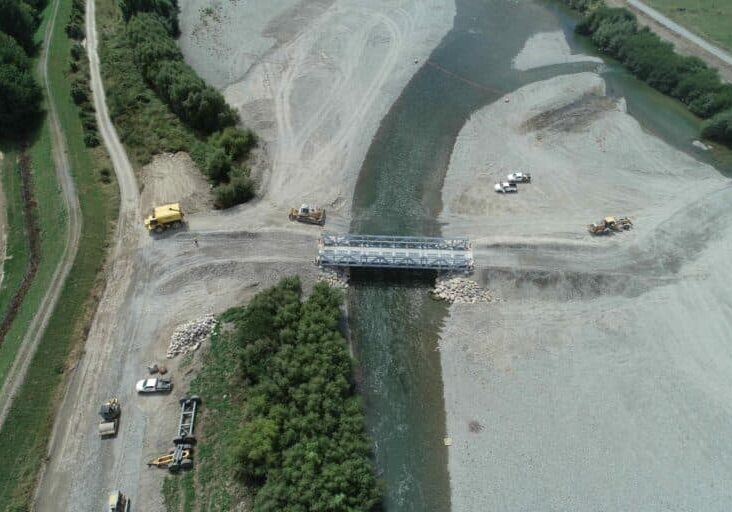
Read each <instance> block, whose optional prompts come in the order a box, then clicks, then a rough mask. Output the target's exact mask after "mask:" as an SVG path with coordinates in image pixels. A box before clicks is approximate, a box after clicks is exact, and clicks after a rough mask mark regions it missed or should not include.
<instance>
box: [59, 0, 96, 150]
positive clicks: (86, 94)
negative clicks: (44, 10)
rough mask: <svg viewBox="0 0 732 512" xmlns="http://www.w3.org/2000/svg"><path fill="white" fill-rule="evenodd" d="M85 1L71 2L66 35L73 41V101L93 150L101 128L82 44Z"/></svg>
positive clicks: (70, 63)
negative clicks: (98, 122)
mask: <svg viewBox="0 0 732 512" xmlns="http://www.w3.org/2000/svg"><path fill="white" fill-rule="evenodd" d="M84 7H85V6H84V0H72V1H71V16H70V18H69V22H68V23H67V24H66V35H67V36H69V38H70V39H72V40H73V41H75V42H74V44H72V45H71V50H70V51H69V53H70V57H71V58H70V59H69V71H70V74H69V79H70V80H71V99H73V100H74V103H75V104H76V105H78V107H79V119H81V125H82V127H83V128H84V144H85V145H86V146H87V147H90V148H93V147H96V146H98V145H99V127H98V126H97V117H96V112H95V110H94V102H93V100H92V93H91V88H90V86H89V61H88V59H87V58H86V50H85V49H84V46H83V45H82V44H81V41H82V40H83V39H84V37H85V22H84Z"/></svg>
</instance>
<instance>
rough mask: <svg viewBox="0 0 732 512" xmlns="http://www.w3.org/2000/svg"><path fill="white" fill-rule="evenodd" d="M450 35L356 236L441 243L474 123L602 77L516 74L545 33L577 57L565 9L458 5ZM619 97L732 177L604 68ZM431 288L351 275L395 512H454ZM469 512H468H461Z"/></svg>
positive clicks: (645, 96)
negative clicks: (454, 179) (444, 212)
mask: <svg viewBox="0 0 732 512" xmlns="http://www.w3.org/2000/svg"><path fill="white" fill-rule="evenodd" d="M456 4H457V5H456V6H457V13H456V16H455V22H454V27H453V29H452V30H451V31H450V32H449V33H448V34H447V35H446V36H445V38H444V39H443V41H442V42H441V44H440V45H439V46H438V47H437V48H436V49H435V50H434V52H433V53H432V55H431V57H430V58H429V60H428V61H427V62H425V63H423V65H422V67H421V69H420V70H419V71H418V72H417V74H416V75H415V76H414V77H413V79H412V80H411V81H410V82H409V84H408V85H407V87H406V88H405V89H404V91H403V92H402V94H401V96H400V97H399V99H398V100H397V101H396V102H395V104H394V105H393V107H392V108H391V110H390V112H389V113H388V114H387V116H386V117H385V118H384V119H383V121H382V123H381V126H380V128H379V130H378V133H377V135H376V136H375V138H374V140H373V143H372V145H371V147H370V149H369V151H368V154H367V156H366V159H365V161H364V164H363V167H362V169H361V172H360V176H359V180H358V184H357V186H356V191H355V195H354V201H353V209H352V211H353V219H354V220H353V222H352V224H351V232H353V233H363V234H400V235H434V236H439V234H440V226H439V224H438V223H437V222H436V219H437V217H438V214H439V212H440V210H441V199H440V198H441V188H442V184H443V180H444V177H445V173H446V171H447V166H448V163H449V160H450V154H451V151H452V147H453V144H454V142H455V139H456V137H457V134H458V132H459V130H460V129H461V128H462V126H463V124H464V123H465V121H466V120H467V119H468V117H469V116H470V114H471V113H472V112H474V111H475V110H477V109H479V108H481V107H483V106H484V105H486V104H488V103H491V102H493V101H495V100H496V99H498V98H500V97H501V96H503V95H504V94H506V93H508V92H510V91H513V90H515V89H517V88H518V87H521V86H522V85H525V84H527V83H531V82H534V81H537V80H542V79H545V78H550V77H552V76H556V75H559V74H566V73H573V72H578V71H584V70H595V69H597V67H598V65H597V64H594V63H587V64H572V65H562V66H551V67H548V68H542V69H538V70H534V71H527V72H522V71H517V70H515V69H513V68H512V67H511V61H512V59H513V58H514V57H515V56H516V55H517V54H518V53H519V51H520V50H521V49H522V48H523V46H524V43H525V42H526V40H527V39H528V38H529V37H530V36H532V35H534V34H536V33H538V32H547V31H557V30H563V31H564V32H565V33H566V34H567V38H568V40H569V42H570V46H571V47H572V48H573V50H574V51H575V52H583V53H588V54H594V51H593V49H592V48H591V47H589V45H588V42H587V41H583V40H581V39H579V38H577V37H576V36H575V35H574V33H573V28H574V25H575V24H576V20H577V17H576V15H575V14H574V13H572V12H571V11H569V10H568V9H566V8H565V7H563V6H560V5H559V4H558V3H557V2H553V1H549V0H546V1H540V0H535V1H531V0H526V1H516V0H457V2H456ZM603 76H604V77H605V78H606V80H607V82H608V91H609V93H610V94H613V95H619V96H624V97H626V99H627V104H628V110H629V112H630V113H631V114H632V115H634V116H635V117H636V118H637V119H638V120H639V121H640V122H641V124H642V125H643V126H644V128H646V129H647V130H649V131H652V132H653V133H656V134H657V135H658V136H660V137H661V138H663V139H664V140H666V141H667V142H669V143H670V144H672V145H674V146H676V147H679V148H681V149H683V150H685V151H688V152H691V153H693V154H694V156H696V157H697V158H701V159H704V160H706V161H707V162H709V163H712V164H716V165H717V167H718V168H720V167H724V168H726V169H728V170H729V169H732V165H728V163H730V162H732V159H731V158H730V157H729V155H730V153H729V152H720V153H713V152H706V153H704V152H701V151H699V150H696V149H695V148H693V147H692V146H691V144H690V143H691V141H692V140H693V139H694V138H695V137H696V134H697V132H698V124H699V121H698V120H697V119H695V118H694V117H693V116H692V115H690V114H689V113H688V112H687V111H686V110H685V109H684V108H683V107H682V106H681V105H680V104H678V102H675V101H673V100H670V99H668V98H666V97H664V96H662V95H660V94H659V93H657V92H655V91H653V90H651V89H650V88H649V87H647V86H645V85H644V84H642V83H639V82H638V81H637V80H635V79H634V78H632V77H631V76H629V75H628V74H627V73H626V72H625V71H623V70H622V68H620V67H619V66H618V65H617V64H614V63H612V62H608V63H607V65H606V66H603ZM432 279H433V276H430V275H419V276H416V277H415V276H411V275H406V274H404V273H399V272H374V273H369V274H363V273H361V274H359V273H357V274H354V275H353V276H352V286H351V288H350V292H349V296H348V302H349V315H350V318H349V322H350V330H351V336H352V339H353V343H354V350H355V355H356V358H357V360H358V364H359V374H360V378H359V380H360V384H361V389H362V392H363V394H364V401H365V405H366V413H367V428H368V431H369V433H370V435H371V436H372V438H373V440H374V457H375V461H376V466H377V469H378V471H379V475H380V477H381V479H382V480H383V482H384V492H385V509H386V510H387V511H388V512H408V511H415V512H423V511H431V512H443V511H449V510H450V487H449V475H448V473H447V448H446V447H445V445H444V443H443V439H444V438H445V435H446V434H445V412H444V411H445V407H444V401H443V390H442V376H441V369H440V357H439V353H438V352H437V341H438V335H439V332H440V329H441V326H442V324H443V321H444V318H445V316H446V315H447V307H446V306H445V305H443V304H441V303H437V302H435V301H433V300H432V299H431V298H430V297H429V294H428V290H429V285H430V284H431V281H432ZM461 512H462V511H461Z"/></svg>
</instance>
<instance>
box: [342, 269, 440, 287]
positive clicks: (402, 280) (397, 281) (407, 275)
mask: <svg viewBox="0 0 732 512" xmlns="http://www.w3.org/2000/svg"><path fill="white" fill-rule="evenodd" d="M437 274H438V272H437V271H436V270H404V269H396V268H394V269H392V268H389V269H379V268H353V269H351V271H350V277H349V283H350V285H351V286H356V287H376V288H382V287H389V288H432V287H433V286H434V285H435V279H436V278H437Z"/></svg>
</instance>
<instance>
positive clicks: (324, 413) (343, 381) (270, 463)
mask: <svg viewBox="0 0 732 512" xmlns="http://www.w3.org/2000/svg"><path fill="white" fill-rule="evenodd" d="M300 295H301V290H300V282H299V280H298V279H297V278H288V279H285V280H283V281H282V282H280V284H278V285H277V286H276V287H274V288H271V289H269V290H266V291H264V292H261V293H259V294H258V295H257V296H255V297H254V299H253V300H252V301H251V303H250V304H249V306H247V308H246V309H245V311H244V312H243V314H242V315H239V316H238V318H237V319H236V325H237V334H236V335H237V337H238V339H239V342H240V343H241V346H242V361H241V362H242V373H243V377H244V379H245V382H246V383H247V384H248V386H249V388H248V393H247V404H248V408H247V418H246V419H247V421H246V423H245V424H244V426H243V427H242V429H241V431H240V432H239V435H238V438H237V439H235V440H234V442H235V444H236V458H237V461H238V465H239V471H240V476H241V477H243V478H245V479H247V480H248V481H249V482H251V483H253V484H254V485H256V486H258V487H259V489H258V491H257V493H256V496H255V498H254V506H253V510H254V512H265V511H266V512H269V511H300V510H301V511H309V510H328V511H332V512H340V511H342V512H347V511H348V512H350V511H359V512H369V511H374V510H378V509H379V508H380V493H379V488H378V485H377V481H376V478H375V476H374V472H373V467H372V465H371V462H370V445H369V442H368V440H367V438H366V435H365V433H364V427H363V412H362V407H361V403H360V401H359V400H358V398H357V396H356V395H355V392H354V385H353V382H352V377H351V375H352V368H351V359H350V357H349V355H348V351H347V348H346V343H345V340H344V339H343V336H341V334H340V332H339V330H338V321H339V319H340V315H341V312H340V304H341V300H342V299H341V295H340V292H338V291H337V290H334V289H332V288H330V287H328V286H327V285H326V284H324V283H320V284H318V285H316V286H315V289H314V290H313V293H312V295H311V296H310V298H309V299H308V300H307V301H305V302H304V303H301V301H300Z"/></svg>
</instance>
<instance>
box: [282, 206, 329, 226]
mask: <svg viewBox="0 0 732 512" xmlns="http://www.w3.org/2000/svg"><path fill="white" fill-rule="evenodd" d="M289 218H290V220H292V221H297V222H304V223H305V224H317V225H318V226H322V225H323V224H325V210H324V209H323V208H321V207H319V206H313V205H309V204H303V205H301V206H300V208H290V215H289Z"/></svg>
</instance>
